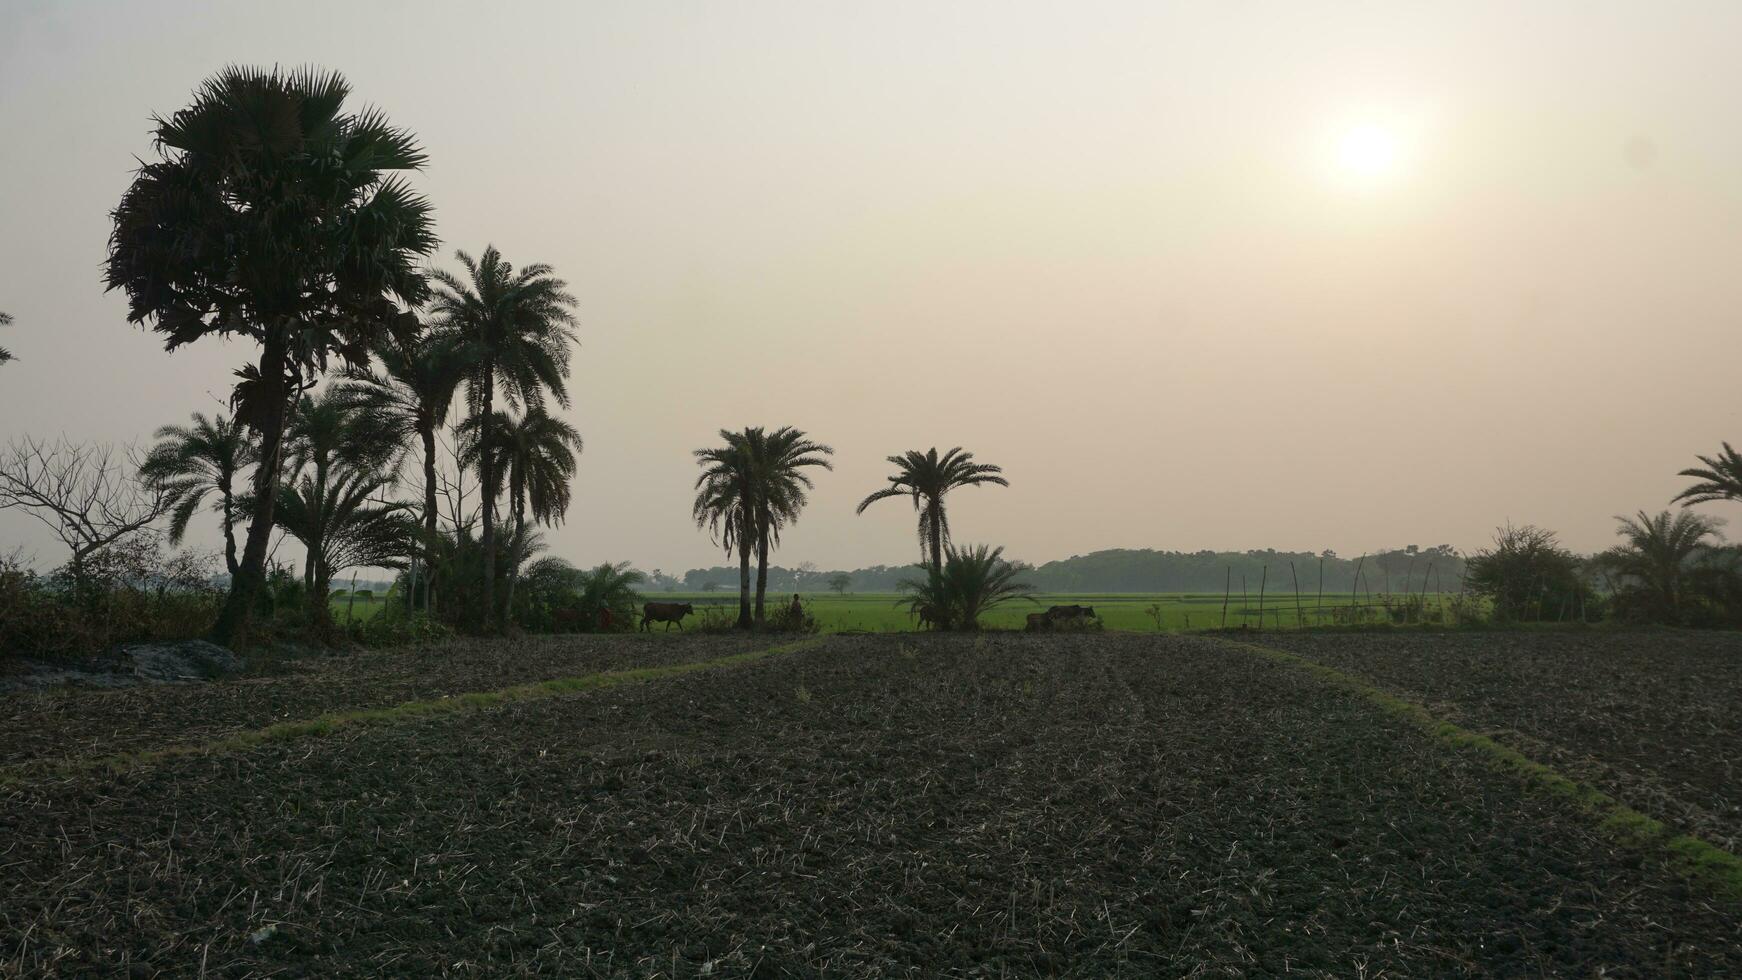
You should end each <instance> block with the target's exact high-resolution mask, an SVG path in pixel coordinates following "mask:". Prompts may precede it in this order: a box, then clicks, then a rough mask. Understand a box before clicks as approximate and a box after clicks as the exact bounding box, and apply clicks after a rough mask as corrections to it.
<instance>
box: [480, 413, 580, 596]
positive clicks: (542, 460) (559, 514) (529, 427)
mask: <svg viewBox="0 0 1742 980" xmlns="http://www.w3.org/2000/svg"><path fill="white" fill-rule="evenodd" d="M480 423H482V424H480ZM462 431H464V432H465V433H466V434H467V435H469V436H471V438H470V439H468V441H467V448H466V450H465V452H464V453H463V454H462V455H461V461H462V462H463V463H466V464H468V465H473V466H476V467H477V468H478V470H479V472H480V473H483V472H485V470H486V465H485V464H486V463H488V471H489V472H490V473H492V474H493V475H494V477H495V479H496V480H497V481H498V482H500V481H501V480H502V479H504V478H506V479H507V482H508V508H509V514H510V516H511V517H512V519H513V532H512V533H513V534H515V535H519V534H520V533H521V532H522V531H523V530H524V529H525V527H526V518H527V513H528V508H529V507H530V510H531V516H532V519H533V520H534V521H537V522H538V523H541V524H559V523H561V522H562V519H563V515H564V514H565V513H567V511H568V509H569V482H570V480H572V479H573V477H574V475H575V468H576V458H575V457H576V456H577V455H579V453H580V452H581V434H580V433H579V432H576V431H575V428H574V426H572V425H570V424H568V423H567V422H565V421H563V420H562V419H560V418H557V417H556V416H554V415H551V414H550V413H548V412H546V411H545V410H544V409H543V408H542V407H530V408H528V409H527V410H526V413H525V414H524V415H522V416H521V417H520V418H519V419H515V418H513V417H511V416H509V415H508V414H507V413H505V412H494V413H492V415H491V416H481V417H479V418H478V419H473V420H471V421H470V422H468V423H467V426H466V427H463V429H462ZM499 491H500V488H499V487H495V486H493V485H487V486H486V489H485V492H484V496H485V497H486V498H490V497H495V496H497V495H498V493H499ZM516 578H517V576H516V575H514V574H513V573H511V574H510V576H509V578H508V588H507V596H506V598H505V599H504V601H503V605H504V606H505V607H506V608H507V609H508V610H512V609H513V608H514V584H515V579H516Z"/></svg>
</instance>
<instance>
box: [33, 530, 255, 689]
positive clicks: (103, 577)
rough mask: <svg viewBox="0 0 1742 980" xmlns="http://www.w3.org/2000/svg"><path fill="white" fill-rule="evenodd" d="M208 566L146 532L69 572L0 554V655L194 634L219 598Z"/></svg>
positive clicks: (83, 650) (76, 652)
mask: <svg viewBox="0 0 1742 980" xmlns="http://www.w3.org/2000/svg"><path fill="white" fill-rule="evenodd" d="M215 568H216V560H215V558H214V557H213V556H211V555H207V554H201V553H197V552H180V553H175V554H170V555H164V554H163V553H162V552H161V551H160V550H159V549H158V546H157V543H156V541H155V539H154V538H152V537H151V536H149V535H139V536H136V537H134V538H131V539H127V540H123V541H120V542H117V543H116V544H114V545H111V546H110V547H108V548H105V549H103V550H102V551H99V552H97V553H96V554H93V555H90V556H88V557H87V558H86V559H85V561H84V562H83V564H82V565H81V567H80V568H79V569H78V571H77V573H76V574H75V573H74V571H73V570H72V569H70V568H61V569H58V570H56V571H55V572H53V573H52V574H50V575H47V576H42V575H37V574H36V573H35V572H33V571H31V570H29V569H27V568H25V567H23V565H22V563H21V562H19V561H18V560H17V559H16V558H4V559H0V653H5V654H11V655H18V656H34V657H47V658H51V659H57V658H68V657H76V656H83V655H89V654H94V653H99V652H101V651H103V650H106V649H109V648H110V647H113V646H116V645H118V644H123V643H143V642H153V641H162V640H187V639H194V638H196V637H199V636H202V635H204V634H205V632H206V631H207V630H208V629H210V628H211V625H212V622H213V620H214V619H215V618H216V616H217V612H218V607H219V605H220V604H221V602H222V600H223V594H222V591H221V590H220V589H218V588H217V587H215V586H214V585H213V584H212V576H213V571H214V569H215Z"/></svg>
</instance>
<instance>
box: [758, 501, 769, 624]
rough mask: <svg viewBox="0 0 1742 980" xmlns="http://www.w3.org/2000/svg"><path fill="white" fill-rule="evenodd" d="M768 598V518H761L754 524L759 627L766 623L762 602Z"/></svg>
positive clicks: (766, 616)
mask: <svg viewBox="0 0 1742 980" xmlns="http://www.w3.org/2000/svg"><path fill="white" fill-rule="evenodd" d="M767 596H768V518H767V517H762V518H761V519H759V520H758V521H757V522H756V625H758V626H761V625H762V624H763V623H765V622H767V621H768V611H767V607H766V606H764V604H763V602H764V600H765V599H766V598H767Z"/></svg>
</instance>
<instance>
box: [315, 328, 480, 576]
mask: <svg viewBox="0 0 1742 980" xmlns="http://www.w3.org/2000/svg"><path fill="white" fill-rule="evenodd" d="M455 348H456V344H455V338H454V336H453V335H452V334H450V333H445V332H442V331H422V332H420V333H419V334H416V335H413V336H410V337H406V338H394V339H391V340H389V341H388V342H386V343H384V344H382V345H381V346H380V347H377V348H376V350H375V360H376V361H377V363H379V365H380V370H379V371H372V370H369V369H368V368H365V367H352V368H349V369H347V370H346V372H345V374H344V376H343V379H342V380H341V381H340V382H339V384H338V386H337V391H338V395H339V397H340V398H341V399H343V400H344V401H345V402H346V403H348V404H349V405H350V406H352V408H353V410H354V411H356V412H357V413H359V414H360V416H361V418H360V420H359V422H358V424H359V425H361V426H364V427H366V428H368V429H369V430H371V431H374V432H378V433H381V434H383V435H384V436H386V437H388V438H391V439H393V440H395V441H397V442H401V443H408V442H411V441H412V440H414V439H415V440H416V441H417V443H418V445H419V446H420V447H421V449H422V450H423V515H422V516H423V547H422V549H420V556H421V557H422V558H423V560H424V566H425V568H426V569H427V568H428V567H429V566H430V561H429V559H430V557H431V555H432V554H433V551H432V549H433V548H434V547H435V541H436V539H437V537H438V531H437V528H436V516H437V504H436V432H437V430H439V429H440V428H441V425H442V420H443V419H445V418H447V414H448V409H449V408H450V407H451V406H452V404H453V400H454V394H455V393H456V392H457V391H458V390H459V386H460V382H461V381H463V380H464V378H465V370H464V362H463V361H461V359H460V357H459V355H458V351H457V350H456V349H455ZM414 574H415V573H414ZM431 579H432V576H431V575H430V574H429V572H428V571H427V570H426V571H425V573H424V575H423V607H424V608H425V609H426V610H427V609H429V608H430V594H431V589H432V585H431Z"/></svg>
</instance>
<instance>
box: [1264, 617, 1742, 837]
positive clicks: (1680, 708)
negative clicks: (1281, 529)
mask: <svg viewBox="0 0 1742 980" xmlns="http://www.w3.org/2000/svg"><path fill="white" fill-rule="evenodd" d="M1255 639H1256V641H1257V642H1260V643H1263V644H1266V645H1269V646H1274V647H1278V648H1280V649H1284V650H1289V651H1291V652H1294V653H1299V654H1301V655H1303V656H1307V657H1310V658H1312V659H1314V660H1317V661H1319V662H1320V663H1323V664H1326V665H1328V666H1332V667H1336V668H1337V669H1339V670H1343V671H1346V672H1348V673H1351V674H1355V675H1356V676H1359V677H1363V678H1365V679H1367V680H1369V681H1371V682H1373V683H1375V684H1377V685H1379V686H1380V687H1383V688H1385V689H1387V690H1389V691H1392V692H1393V693H1395V694H1398V695H1400V696H1402V697H1406V698H1409V699H1410V700H1412V701H1415V702H1417V703H1419V704H1422V705H1425V706H1426V707H1427V708H1429V709H1430V710H1432V711H1433V712H1434V713H1435V714H1437V715H1439V716H1440V717H1442V718H1445V719H1446V720H1448V721H1453V722H1456V723H1458V724H1460V725H1462V726H1464V727H1466V728H1469V729H1472V730H1474V731H1479V732H1482V733H1483V734H1485V735H1488V736H1490V737H1492V738H1495V739H1496V740H1498V741H1501V742H1504V743H1506V744H1508V745H1511V746H1512V747H1513V748H1516V749H1518V750H1519V751H1520V752H1523V753H1524V754H1526V755H1528V756H1530V757H1531V758H1533V759H1536V760H1537V761H1539V762H1544V763H1547V764H1549V765H1551V766H1554V767H1555V768H1557V769H1559V770H1561V771H1562V772H1564V773H1566V774H1567V775H1570V776H1573V777H1575V778H1578V779H1580V780H1583V781H1584V782H1588V783H1591V784H1592V785H1594V786H1598V787H1600V788H1602V789H1603V790H1605V791H1606V792H1608V793H1609V794H1610V795H1612V796H1615V797H1616V798H1617V799H1620V800H1621V801H1623V802H1625V803H1627V804H1628V805H1630V806H1632V807H1634V808H1635V809H1638V810H1642V811H1644V812H1646V813H1649V814H1651V815H1652V816H1654V817H1657V818H1658V819H1660V820H1663V821H1666V822H1668V823H1670V824H1672V825H1674V826H1676V827H1679V828H1681V829H1683V830H1686V831H1691V832H1694V833H1697V834H1700V835H1701V836H1703V837H1705V838H1706V839H1707V840H1709V841H1711V842H1712V843H1714V844H1717V845H1718V846H1720V847H1723V848H1725V849H1727V850H1730V851H1742V633H1723V632H1700V633H1695V632H1685V631H1674V632H1672V631H1626V632H1600V631H1581V632H1572V633H1526V632H1517V633H1497V632H1483V633H1467V634H1457V633H1453V634H1431V633H1430V634H1408V633H1405V634H1396V633H1392V634H1387V633H1372V634H1366V633H1356V634H1319V635H1293V636H1284V635H1281V634H1276V633H1267V634H1264V635H1262V636H1260V637H1256V638H1255Z"/></svg>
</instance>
